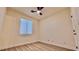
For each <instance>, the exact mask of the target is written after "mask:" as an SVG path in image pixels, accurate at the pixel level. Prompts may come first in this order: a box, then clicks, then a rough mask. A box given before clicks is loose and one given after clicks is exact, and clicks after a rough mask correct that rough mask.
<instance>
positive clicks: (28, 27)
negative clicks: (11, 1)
mask: <svg viewBox="0 0 79 59" xmlns="http://www.w3.org/2000/svg"><path fill="white" fill-rule="evenodd" d="M20 34H21V35H24V34H32V20H27V19H25V18H21V19H20Z"/></svg>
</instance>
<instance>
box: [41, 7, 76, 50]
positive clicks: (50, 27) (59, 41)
mask: <svg viewBox="0 0 79 59" xmlns="http://www.w3.org/2000/svg"><path fill="white" fill-rule="evenodd" d="M40 39H41V41H42V42H45V43H49V44H54V45H57V46H60V47H65V48H69V49H75V47H76V46H75V40H74V38H73V33H72V24H71V20H70V9H69V8H67V9H65V10H63V11H60V12H58V13H56V14H55V15H53V16H51V17H48V18H47V19H43V20H41V21H40Z"/></svg>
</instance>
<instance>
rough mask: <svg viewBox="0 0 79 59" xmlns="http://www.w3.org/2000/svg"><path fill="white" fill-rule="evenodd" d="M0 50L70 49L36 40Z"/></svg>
mask: <svg viewBox="0 0 79 59" xmlns="http://www.w3.org/2000/svg"><path fill="white" fill-rule="evenodd" d="M2 51H70V50H69V49H65V48H60V47H57V46H53V45H48V44H44V43H40V42H38V43H33V44H26V45H22V46H18V47H13V48H8V49H4V50H2Z"/></svg>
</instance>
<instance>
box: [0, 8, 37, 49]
mask: <svg viewBox="0 0 79 59" xmlns="http://www.w3.org/2000/svg"><path fill="white" fill-rule="evenodd" d="M21 17H24V18H26V19H28V20H29V19H31V20H32V21H33V34H31V35H27V36H21V35H20V34H19V19H20V18H21ZM2 29H3V31H2V33H1V37H0V38H1V39H2V41H1V42H2V47H0V49H1V48H8V47H13V46H17V45H22V44H26V43H31V42H36V41H37V40H38V21H37V20H35V19H33V18H31V17H28V16H27V15H24V14H22V13H19V12H17V11H15V10H12V9H10V8H8V9H7V14H6V16H5V20H4V23H3V28H2Z"/></svg>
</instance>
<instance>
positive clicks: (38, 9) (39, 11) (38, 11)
mask: <svg viewBox="0 0 79 59" xmlns="http://www.w3.org/2000/svg"><path fill="white" fill-rule="evenodd" d="M43 8H44V7H37V11H35V10H31V12H32V13H35V12H36V13H37V14H39V15H43V14H42V12H41V11H42V9H43Z"/></svg>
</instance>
